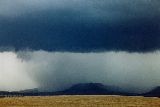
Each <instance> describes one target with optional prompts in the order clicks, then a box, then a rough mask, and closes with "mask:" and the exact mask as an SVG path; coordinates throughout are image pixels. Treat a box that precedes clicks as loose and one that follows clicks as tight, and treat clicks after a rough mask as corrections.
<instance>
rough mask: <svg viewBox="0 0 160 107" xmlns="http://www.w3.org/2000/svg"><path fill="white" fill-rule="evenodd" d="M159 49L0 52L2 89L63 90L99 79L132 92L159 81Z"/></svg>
mask: <svg viewBox="0 0 160 107" xmlns="http://www.w3.org/2000/svg"><path fill="white" fill-rule="evenodd" d="M159 58H160V52H159V51H158V52H155V53H145V54H142V53H127V52H104V53H67V52H65V53H59V52H46V51H33V52H32V51H26V52H24V51H21V52H18V53H14V52H3V53H0V65H1V67H0V90H20V89H26V88H35V87H39V88H40V89H41V90H46V91H47V90H50V91H51V90H52V91H55V90H62V89H65V88H68V87H70V86H71V85H73V84H77V83H87V82H99V83H103V84H106V85H113V86H119V87H121V88H123V89H124V90H127V91H130V92H144V91H147V90H149V89H151V88H153V87H155V86H159V85H160V78H159V76H160V72H159V70H160V66H159V64H160V61H159Z"/></svg>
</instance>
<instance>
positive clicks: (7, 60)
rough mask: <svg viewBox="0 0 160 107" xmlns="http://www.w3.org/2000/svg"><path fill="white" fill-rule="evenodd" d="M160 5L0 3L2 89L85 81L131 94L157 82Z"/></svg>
mask: <svg viewBox="0 0 160 107" xmlns="http://www.w3.org/2000/svg"><path fill="white" fill-rule="evenodd" d="M159 5H160V1H159V0H14V1H13V0H0V77H1V78H0V90H9V91H14V90H23V89H30V88H37V87H38V88H40V89H41V90H45V91H48V90H51V91H55V90H62V89H65V88H68V87H69V86H71V85H73V84H76V83H86V82H100V83H103V84H106V85H115V86H119V87H121V88H123V89H125V90H127V91H130V92H144V91H148V90H150V89H152V88H153V87H155V86H159V85H160V79H159V78H158V77H159V76H160V72H159V71H160V68H159V66H158V65H159V64H160V62H159V61H158V59H159V57H160V52H159V48H160V37H159V35H160V32H159V31H160V23H159V21H160V7H159ZM97 75H98V76H97ZM15 77H16V79H15Z"/></svg>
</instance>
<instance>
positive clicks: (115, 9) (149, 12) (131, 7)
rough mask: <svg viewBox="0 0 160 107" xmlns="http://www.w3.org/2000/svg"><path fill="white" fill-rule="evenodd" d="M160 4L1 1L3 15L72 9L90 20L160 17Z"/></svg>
mask: <svg viewBox="0 0 160 107" xmlns="http://www.w3.org/2000/svg"><path fill="white" fill-rule="evenodd" d="M159 5H160V2H159V0H14V1H13V0H1V1H0V16H2V17H3V16H4V17H5V16H6V17H7V16H8V17H21V16H23V15H28V14H29V13H36V12H39V11H41V12H43V11H46V10H52V11H53V10H55V11H60V10H69V11H71V12H75V13H78V14H79V17H81V18H82V19H83V17H84V18H86V17H88V18H86V20H87V19H89V20H90V19H92V18H97V19H102V20H104V21H108V20H109V21H115V19H116V20H126V19H130V18H131V19H134V18H135V19H136V18H139V17H141V18H149V17H150V18H153V17H156V16H158V17H159V15H160V14H159V11H160V8H159ZM64 17H65V15H64ZM75 17H76V16H75ZM84 20H85V19H84Z"/></svg>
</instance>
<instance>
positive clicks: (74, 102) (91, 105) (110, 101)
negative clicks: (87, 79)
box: [0, 95, 160, 107]
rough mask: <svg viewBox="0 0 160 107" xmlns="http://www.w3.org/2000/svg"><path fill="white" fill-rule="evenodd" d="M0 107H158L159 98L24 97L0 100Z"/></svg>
mask: <svg viewBox="0 0 160 107" xmlns="http://www.w3.org/2000/svg"><path fill="white" fill-rule="evenodd" d="M0 107H160V98H156V97H141V96H106V95H101V96H95V95H92V96H88V95H83V96H80V95H74V96H26V97H4V98H0Z"/></svg>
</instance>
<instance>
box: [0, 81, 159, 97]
mask: <svg viewBox="0 0 160 107" xmlns="http://www.w3.org/2000/svg"><path fill="white" fill-rule="evenodd" d="M0 95H1V96H3V95H5V96H6V95H11V96H14V95H15V96H16V95H21V96H39V95H41V96H46V95H47V96H49V95H125V96H148V97H160V87H156V88H155V89H153V90H151V91H150V92H147V93H144V94H136V93H127V92H124V91H122V89H121V88H119V87H114V86H106V85H103V84H101V83H80V84H75V85H73V86H71V87H70V88H68V89H66V90H63V91H56V92H39V91H38V89H37V88H35V89H27V90H22V91H17V92H7V91H0Z"/></svg>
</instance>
